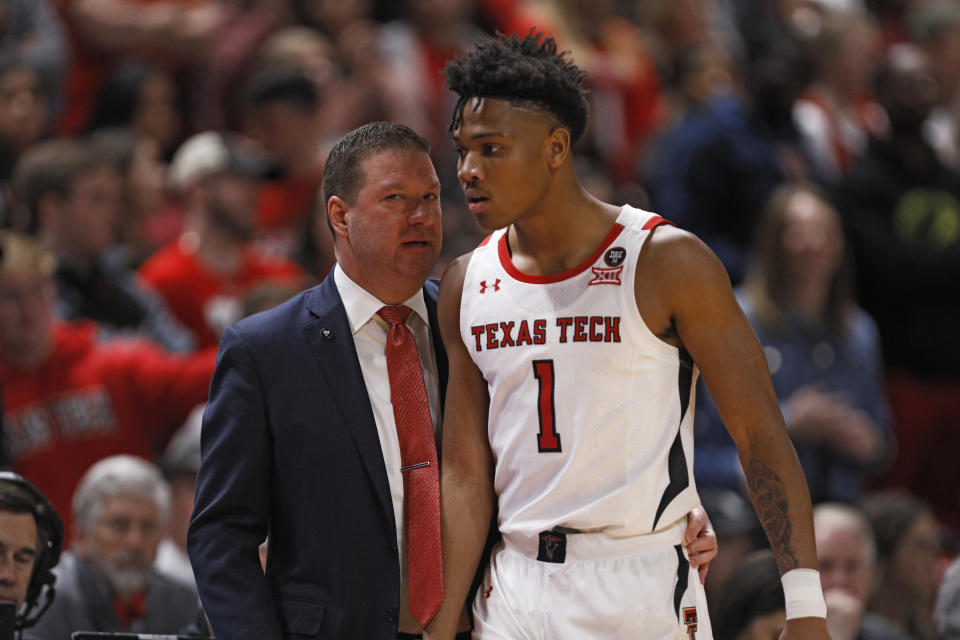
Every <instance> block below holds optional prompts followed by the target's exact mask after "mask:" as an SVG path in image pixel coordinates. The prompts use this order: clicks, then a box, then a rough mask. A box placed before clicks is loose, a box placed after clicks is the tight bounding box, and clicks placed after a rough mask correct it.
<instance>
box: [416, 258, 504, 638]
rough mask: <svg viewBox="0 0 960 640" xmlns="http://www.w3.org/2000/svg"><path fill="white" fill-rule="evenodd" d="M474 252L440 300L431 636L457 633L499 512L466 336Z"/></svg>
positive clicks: (451, 270)
mask: <svg viewBox="0 0 960 640" xmlns="http://www.w3.org/2000/svg"><path fill="white" fill-rule="evenodd" d="M468 262H469V256H463V257H461V258H460V259H458V260H457V261H455V262H453V263H452V264H451V265H450V266H449V267H448V268H447V270H446V272H445V273H444V275H443V279H442V280H441V283H440V293H439V297H438V300H437V313H438V316H439V322H440V333H441V335H442V336H443V344H444V346H445V347H446V350H447V358H448V360H449V363H450V378H449V381H448V382H447V396H446V403H445V406H444V414H443V416H444V417H443V455H442V457H441V461H440V468H441V485H440V486H441V497H442V502H441V521H442V531H443V577H444V583H445V584H444V586H445V589H446V596H445V597H444V601H443V606H441V607H440V611H439V612H438V613H437V615H436V617H434V619H433V621H432V622H431V623H430V624H429V625H428V627H427V634H426V636H425V638H430V639H433V640H435V639H437V638H453V637H454V634H455V633H456V628H457V623H458V621H459V620H460V613H461V610H462V609H463V606H464V604H465V602H466V599H467V594H468V592H469V590H470V584H471V582H472V581H473V576H474V574H475V573H476V571H477V565H478V563H479V561H480V556H481V553H482V552H483V547H484V543H485V542H486V539H487V532H488V531H489V529H490V519H491V518H492V517H493V506H494V492H493V455H492V454H491V452H490V444H489V441H488V440H487V413H488V410H489V404H490V398H489V395H488V393H487V383H486V381H485V380H484V379H483V376H482V375H481V373H480V370H479V369H477V366H476V365H475V364H474V362H473V360H472V359H471V358H470V354H469V353H468V352H467V348H466V346H465V345H464V344H463V341H462V340H461V339H460V296H461V293H462V291H463V277H464V272H465V271H466V268H467V264H468Z"/></svg>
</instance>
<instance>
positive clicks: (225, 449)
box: [188, 273, 447, 640]
mask: <svg viewBox="0 0 960 640" xmlns="http://www.w3.org/2000/svg"><path fill="white" fill-rule="evenodd" d="M437 288H438V283H437V281H436V280H430V281H428V282H427V284H426V285H425V286H424V293H425V298H426V301H427V309H428V313H429V316H430V327H431V336H432V339H433V347H434V351H435V353H436V356H437V367H438V373H439V378H440V380H441V381H442V383H441V384H442V385H443V384H445V381H446V378H447V361H446V355H445V353H444V351H443V347H442V344H441V340H440V331H439V329H438V327H437V318H436V295H437ZM442 392H443V389H441V394H442ZM441 397H442V395H441ZM202 433H203V435H202V462H201V464H200V472H199V477H198V479H197V495H196V505H195V509H194V513H193V518H192V520H191V522H190V531H189V536H188V550H189V553H190V561H191V563H192V564H193V569H194V573H195V574H196V578H197V587H198V589H199V591H200V598H201V600H202V602H203V606H204V609H205V610H206V612H207V614H208V616H209V618H210V621H211V623H212V626H213V630H214V633H215V634H216V636H217V638H223V639H225V640H246V639H249V640H272V639H277V640H279V639H280V638H291V637H293V638H349V639H366V638H382V639H384V640H388V639H389V640H395V639H396V637H397V619H398V612H399V607H400V566H399V562H398V549H397V542H396V525H395V520H394V513H393V504H392V502H391V498H390V488H389V484H388V482H387V473H386V469H385V467H384V462H383V455H382V453H381V450H380V440H379V437H378V435H377V427H376V423H375V421H374V417H373V410H372V409H371V406H370V401H369V399H368V396H367V392H366V388H365V386H364V382H363V376H362V374H361V371H360V362H359V360H358V358H357V354H356V349H355V346H354V342H353V336H352V334H351V332H350V326H349V323H348V321H347V316H346V311H345V310H344V306H343V302H342V300H341V299H340V295H339V293H338V291H337V288H336V286H335V285H334V281H333V275H332V273H331V275H329V276H328V277H327V278H326V279H325V280H324V281H323V282H322V283H321V284H319V285H317V286H316V287H314V288H312V289H309V290H307V291H305V292H303V293H301V294H299V295H297V296H295V297H294V298H292V299H290V300H289V301H287V302H285V303H284V304H282V305H280V306H279V307H276V308H274V309H271V310H269V311H266V312H264V313H260V314H257V315H255V316H252V317H250V318H247V319H244V320H242V321H240V322H239V323H237V324H236V325H234V326H233V327H230V328H229V329H227V330H226V331H225V332H224V334H223V337H222V338H221V341H220V353H219V356H218V363H217V368H216V372H215V373H214V375H213V381H212V383H211V388H210V399H209V403H208V405H207V408H206V411H205V413H204V418H203V432H202ZM438 440H439V437H438ZM268 533H269V534H270V542H269V549H268V560H267V568H266V575H264V573H263V572H262V571H261V569H260V564H259V559H258V554H257V547H258V545H259V544H260V543H261V542H262V541H263V539H264V538H265V537H266V536H267V534H268Z"/></svg>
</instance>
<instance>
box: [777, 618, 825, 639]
mask: <svg viewBox="0 0 960 640" xmlns="http://www.w3.org/2000/svg"><path fill="white" fill-rule="evenodd" d="M780 640H830V634H829V633H828V632H827V620H826V619H825V618H794V619H793V620H787V624H786V626H785V627H784V628H783V633H781V634H780Z"/></svg>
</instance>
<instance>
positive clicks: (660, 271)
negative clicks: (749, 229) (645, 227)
mask: <svg viewBox="0 0 960 640" xmlns="http://www.w3.org/2000/svg"><path fill="white" fill-rule="evenodd" d="M637 272H638V274H642V275H643V276H644V279H643V280H644V281H645V282H651V281H654V282H659V283H662V284H663V285H665V286H666V287H669V288H675V289H680V288H682V289H683V290H684V291H692V290H696V289H698V288H699V287H704V286H706V287H709V286H714V285H716V286H723V287H725V288H729V286H730V281H729V278H728V276H727V272H726V269H725V268H724V266H723V264H722V263H721V262H720V260H719V258H717V256H716V255H715V254H714V253H713V251H712V250H711V249H710V247H708V246H707V245H706V243H704V242H703V241H702V240H701V239H700V238H698V237H697V236H696V235H694V234H692V233H690V232H689V231H684V230H683V229H678V228H677V227H674V226H671V225H667V224H661V225H658V226H657V227H656V228H654V229H653V230H652V231H651V233H650V237H649V238H648V239H647V241H646V243H645V244H644V247H643V250H642V251H641V253H640V260H639V261H638V263H637Z"/></svg>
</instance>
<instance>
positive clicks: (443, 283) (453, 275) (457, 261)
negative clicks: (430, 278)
mask: <svg viewBox="0 0 960 640" xmlns="http://www.w3.org/2000/svg"><path fill="white" fill-rule="evenodd" d="M472 257H473V252H472V251H471V252H470V253H464V254H463V255H461V256H458V257H456V258H454V259H453V260H451V261H450V262H449V263H447V266H446V267H444V269H443V274H442V275H441V276H440V294H439V295H440V297H441V298H442V297H444V296H448V295H452V294H456V295H457V297H459V294H460V291H461V290H462V289H463V281H464V278H465V277H466V274H467V267H468V266H469V265H470V259H471V258H472Z"/></svg>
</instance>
